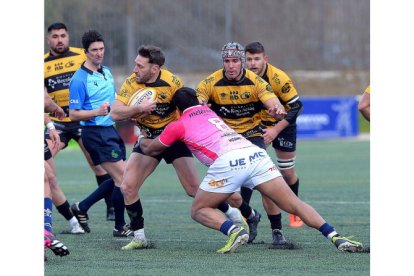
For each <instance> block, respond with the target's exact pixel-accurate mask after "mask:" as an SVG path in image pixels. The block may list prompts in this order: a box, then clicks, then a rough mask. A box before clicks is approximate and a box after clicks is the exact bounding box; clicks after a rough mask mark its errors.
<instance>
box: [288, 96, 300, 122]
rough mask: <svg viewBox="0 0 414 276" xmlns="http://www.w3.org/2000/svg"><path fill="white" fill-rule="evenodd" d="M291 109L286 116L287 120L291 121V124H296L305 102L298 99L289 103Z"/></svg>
mask: <svg viewBox="0 0 414 276" xmlns="http://www.w3.org/2000/svg"><path fill="white" fill-rule="evenodd" d="M289 106H290V109H289V111H288V112H287V114H286V116H285V118H284V119H285V120H286V121H288V122H289V124H294V123H296V118H297V117H298V116H299V114H300V113H301V112H302V109H303V104H302V102H301V101H300V100H299V99H298V100H297V101H295V102H293V103H291V104H289Z"/></svg>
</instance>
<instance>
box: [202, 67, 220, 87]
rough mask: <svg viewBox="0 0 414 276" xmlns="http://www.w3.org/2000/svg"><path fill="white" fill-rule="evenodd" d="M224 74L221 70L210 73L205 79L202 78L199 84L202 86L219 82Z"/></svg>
mask: <svg viewBox="0 0 414 276" xmlns="http://www.w3.org/2000/svg"><path fill="white" fill-rule="evenodd" d="M223 76H224V74H223V69H219V70H217V71H215V72H213V73H211V74H210V75H208V76H207V77H206V78H204V79H203V80H202V81H201V83H202V84H204V85H207V84H210V83H211V84H214V83H216V82H217V81H219V80H221V79H222V78H223Z"/></svg>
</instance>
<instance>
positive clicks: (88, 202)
mask: <svg viewBox="0 0 414 276" xmlns="http://www.w3.org/2000/svg"><path fill="white" fill-rule="evenodd" d="M114 186H115V183H114V180H113V179H112V178H109V179H107V180H105V181H104V182H103V183H101V185H99V186H98V188H97V189H96V190H95V191H93V192H92V193H91V194H90V195H89V196H88V197H86V198H85V199H84V200H82V201H81V202H79V209H80V210H81V211H82V212H87V211H88V210H89V208H91V206H92V205H94V204H95V203H96V202H98V201H99V200H101V199H102V198H104V197H106V196H107V195H108V194H109V195H112V191H113V190H114Z"/></svg>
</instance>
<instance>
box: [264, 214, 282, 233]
mask: <svg viewBox="0 0 414 276" xmlns="http://www.w3.org/2000/svg"><path fill="white" fill-rule="evenodd" d="M267 217H268V218H269V221H270V227H271V228H272V230H273V229H280V230H282V214H278V215H267Z"/></svg>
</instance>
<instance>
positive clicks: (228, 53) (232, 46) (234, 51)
mask: <svg viewBox="0 0 414 276" xmlns="http://www.w3.org/2000/svg"><path fill="white" fill-rule="evenodd" d="M221 57H222V59H223V62H224V59H225V58H228V57H237V58H240V60H241V63H242V67H244V64H245V62H246V53H245V51H244V47H243V46H242V45H241V44H240V43H237V42H234V41H232V42H228V43H227V44H225V45H224V46H223V48H222V49H221Z"/></svg>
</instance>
